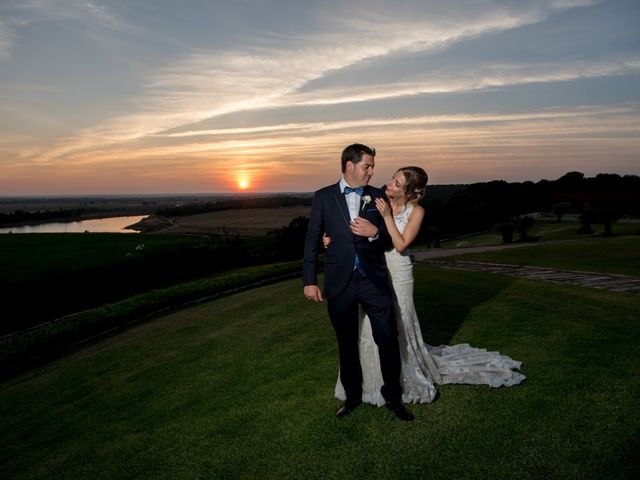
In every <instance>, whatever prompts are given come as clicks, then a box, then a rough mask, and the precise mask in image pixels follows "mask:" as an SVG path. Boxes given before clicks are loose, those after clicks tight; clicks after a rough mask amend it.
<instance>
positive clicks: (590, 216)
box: [578, 209, 595, 235]
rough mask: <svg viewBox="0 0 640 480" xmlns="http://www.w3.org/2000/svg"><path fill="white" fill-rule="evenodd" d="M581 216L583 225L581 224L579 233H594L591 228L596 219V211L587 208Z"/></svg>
mask: <svg viewBox="0 0 640 480" xmlns="http://www.w3.org/2000/svg"><path fill="white" fill-rule="evenodd" d="M579 218H580V223H581V224H582V225H581V226H580V229H579V230H578V233H579V234H581V235H590V234H592V233H593V229H592V228H591V224H592V223H593V222H594V221H595V212H594V211H593V210H591V209H587V210H585V212H584V213H583V214H582V215H580V217H579Z"/></svg>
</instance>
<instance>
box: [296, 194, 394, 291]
mask: <svg viewBox="0 0 640 480" xmlns="http://www.w3.org/2000/svg"><path fill="white" fill-rule="evenodd" d="M366 195H369V196H370V197H371V202H370V203H369V204H368V205H367V206H366V207H365V208H364V209H363V201H362V199H363V198H364V197H365V196H366ZM377 197H384V193H383V192H382V190H380V189H378V188H375V187H371V186H366V187H365V189H364V193H363V194H362V197H361V199H360V209H359V215H358V216H360V217H362V218H366V219H367V220H369V221H370V222H371V223H372V224H373V225H375V226H376V227H378V238H377V239H376V240H373V241H370V240H369V239H368V238H367V237H362V236H359V235H354V234H353V232H352V231H351V228H350V227H349V222H350V220H351V217H350V216H349V208H348V207H347V201H346V199H345V195H344V193H342V192H341V191H340V184H339V183H336V184H334V185H329V186H328V187H324V188H322V189H320V190H318V191H317V192H315V194H314V197H313V205H312V207H311V216H310V218H309V228H308V230H307V238H306V242H305V247H304V264H303V282H304V285H317V284H318V281H317V267H318V254H319V253H320V249H321V247H322V242H321V240H322V235H323V233H324V232H326V233H327V235H329V236H330V237H331V243H330V244H329V247H328V249H327V252H326V258H325V281H324V295H325V297H327V298H329V299H330V298H332V297H335V296H336V295H339V294H340V293H341V292H342V291H343V290H344V288H345V287H346V286H347V283H348V282H349V278H350V277H351V274H352V271H353V266H354V262H355V255H356V253H357V254H358V259H359V260H360V264H361V266H362V269H363V270H364V272H365V275H366V276H367V278H369V279H370V280H371V281H372V282H373V283H374V284H376V285H377V286H378V288H380V289H381V290H382V291H383V292H385V293H387V294H388V295H391V286H390V283H389V277H388V274H387V267H386V261H385V258H384V252H385V250H389V249H390V248H391V247H392V245H393V244H392V242H391V237H390V236H389V233H388V232H387V228H386V226H385V223H384V219H383V218H382V215H380V212H378V209H377V208H376V205H375V199H376V198H377Z"/></svg>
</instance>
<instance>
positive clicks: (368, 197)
mask: <svg viewBox="0 0 640 480" xmlns="http://www.w3.org/2000/svg"><path fill="white" fill-rule="evenodd" d="M370 203H371V195H365V196H364V197H362V209H360V213H362V212H364V211H365V210H366V209H367V205H369V204H370Z"/></svg>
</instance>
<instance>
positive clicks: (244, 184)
mask: <svg viewBox="0 0 640 480" xmlns="http://www.w3.org/2000/svg"><path fill="white" fill-rule="evenodd" d="M238 187H240V189H241V190H246V189H247V188H249V180H247V179H246V178H241V179H240V180H238Z"/></svg>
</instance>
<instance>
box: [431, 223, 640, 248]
mask: <svg viewBox="0 0 640 480" xmlns="http://www.w3.org/2000/svg"><path fill="white" fill-rule="evenodd" d="M579 228H580V222H578V220H576V219H564V220H562V222H560V223H557V222H556V221H555V220H551V219H547V218H536V223H535V225H534V226H533V227H532V228H531V229H530V230H529V232H528V234H529V235H530V236H538V237H540V241H541V242H548V241H557V240H579V239H584V238H585V237H586V238H589V236H585V235H579V234H578V229H579ZM592 229H593V231H594V233H593V235H591V237H598V236H601V235H602V234H603V232H604V227H603V226H602V225H592ZM639 229H640V221H620V222H617V223H614V224H613V233H614V234H616V235H633V234H634V233H635V232H636V231H637V230H639ZM513 238H514V240H515V239H517V238H518V234H517V232H514V235H513ZM484 245H502V236H501V235H500V233H498V232H490V233H483V234H479V235H473V236H470V237H467V238H460V239H454V240H449V241H446V242H442V246H443V247H444V248H458V247H478V246H484Z"/></svg>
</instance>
